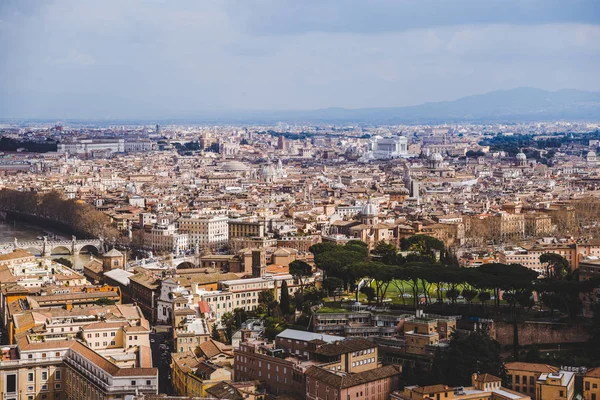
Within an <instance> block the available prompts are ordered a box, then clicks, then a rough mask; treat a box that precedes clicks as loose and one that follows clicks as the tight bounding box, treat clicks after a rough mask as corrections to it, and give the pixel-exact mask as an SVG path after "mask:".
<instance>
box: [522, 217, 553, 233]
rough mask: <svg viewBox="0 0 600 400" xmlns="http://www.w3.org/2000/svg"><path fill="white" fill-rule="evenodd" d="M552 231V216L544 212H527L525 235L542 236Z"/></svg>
mask: <svg viewBox="0 0 600 400" xmlns="http://www.w3.org/2000/svg"><path fill="white" fill-rule="evenodd" d="M550 233H552V217H550V216H549V215H548V214H542V213H527V214H525V236H528V237H540V236H544V235H549V234H550Z"/></svg>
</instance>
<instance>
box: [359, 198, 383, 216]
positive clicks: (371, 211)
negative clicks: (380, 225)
mask: <svg viewBox="0 0 600 400" xmlns="http://www.w3.org/2000/svg"><path fill="white" fill-rule="evenodd" d="M360 213H361V214H362V215H378V214H379V209H378V208H377V206H376V205H375V204H373V203H371V200H369V201H368V202H367V204H365V205H364V206H363V208H362V210H361V211H360Z"/></svg>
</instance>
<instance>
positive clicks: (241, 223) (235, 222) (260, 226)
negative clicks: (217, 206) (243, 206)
mask: <svg viewBox="0 0 600 400" xmlns="http://www.w3.org/2000/svg"><path fill="white" fill-rule="evenodd" d="M228 226H229V239H233V238H239V237H264V236H265V235H266V233H267V227H266V226H267V224H266V221H265V220H264V219H263V220H259V219H242V218H239V219H230V220H229V221H228Z"/></svg>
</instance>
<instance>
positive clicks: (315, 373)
mask: <svg viewBox="0 0 600 400" xmlns="http://www.w3.org/2000/svg"><path fill="white" fill-rule="evenodd" d="M401 369H402V368H401V367H400V366H397V365H388V366H385V367H381V368H376V369H371V370H368V371H363V372H358V373H356V374H339V373H335V372H332V371H328V370H326V369H323V368H320V367H315V366H311V367H309V368H308V369H307V370H306V373H305V374H306V376H310V377H311V378H313V379H315V380H318V381H320V382H324V383H325V384H327V385H329V386H333V387H335V388H339V389H345V388H350V387H354V386H358V385H364V384H365V383H369V382H374V381H377V380H380V379H385V378H390V377H392V376H395V375H400V372H401Z"/></svg>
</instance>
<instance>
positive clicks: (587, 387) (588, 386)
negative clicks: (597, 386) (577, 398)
mask: <svg viewBox="0 0 600 400" xmlns="http://www.w3.org/2000/svg"><path fill="white" fill-rule="evenodd" d="M585 390H590V382H586V383H585Z"/></svg>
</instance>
